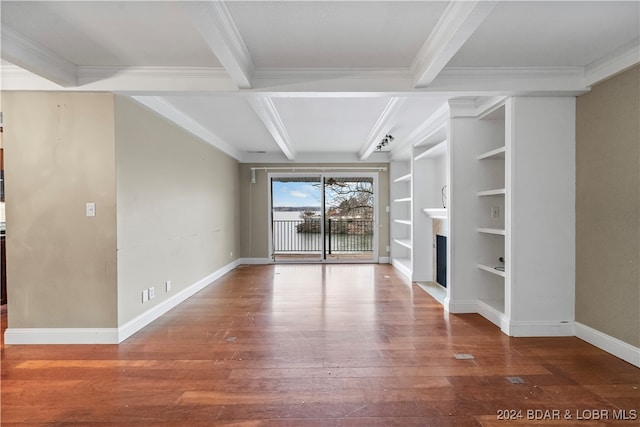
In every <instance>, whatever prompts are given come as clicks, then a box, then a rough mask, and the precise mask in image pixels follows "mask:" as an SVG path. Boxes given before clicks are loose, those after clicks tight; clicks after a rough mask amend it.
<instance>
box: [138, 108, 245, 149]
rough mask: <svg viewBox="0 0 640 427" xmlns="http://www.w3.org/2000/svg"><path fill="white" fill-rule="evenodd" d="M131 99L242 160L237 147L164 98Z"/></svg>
mask: <svg viewBox="0 0 640 427" xmlns="http://www.w3.org/2000/svg"><path fill="white" fill-rule="evenodd" d="M131 98H132V99H133V100H135V101H136V102H138V103H140V104H141V105H144V106H145V107H147V108H149V109H150V110H152V111H154V112H155V113H157V114H159V115H160V116H162V117H164V118H166V119H167V120H169V121H171V122H173V123H175V124H176V125H178V126H180V127H181V128H182V129H184V130H186V131H187V132H189V133H191V134H192V135H194V136H196V137H198V138H200V139H202V140H203V141H205V142H207V143H208V144H210V145H212V146H214V147H215V148H217V149H219V150H220V151H222V152H223V153H225V154H227V155H229V156H231V157H233V158H234V159H236V160H240V159H241V154H240V152H239V151H238V150H237V149H236V148H235V147H233V146H232V145H230V144H228V143H227V142H225V141H224V140H222V139H221V138H219V137H218V136H216V135H215V134H214V133H213V132H211V131H210V130H209V129H207V128H205V127H204V126H202V125H201V124H200V123H198V122H197V121H195V120H194V119H192V118H191V117H189V116H188V115H186V114H185V113H183V112H182V111H180V110H178V109H177V108H175V107H174V106H173V105H171V104H170V103H169V102H167V101H166V100H165V99H163V98H162V97H159V96H132V97H131Z"/></svg>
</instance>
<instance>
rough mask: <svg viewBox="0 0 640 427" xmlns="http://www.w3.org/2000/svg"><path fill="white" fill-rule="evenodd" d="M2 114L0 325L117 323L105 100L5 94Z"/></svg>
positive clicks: (110, 116) (111, 150)
mask: <svg viewBox="0 0 640 427" xmlns="http://www.w3.org/2000/svg"><path fill="white" fill-rule="evenodd" d="M2 111H3V117H4V132H5V134H4V144H5V156H6V157H5V174H6V202H7V212H6V213H7V287H8V290H7V291H8V292H7V294H8V312H9V315H8V320H9V327H10V328H65V327H86V328H112V327H115V326H117V293H116V207H115V202H116V195H115V157H114V156H115V142H114V141H115V139H114V129H113V120H114V97H113V95H110V94H95V93H82V94H80V93H63V92H55V93H49V92H19V93H18V92H5V93H3V94H2ZM87 202H94V203H95V204H96V212H97V215H96V216H95V217H86V216H85V203H87Z"/></svg>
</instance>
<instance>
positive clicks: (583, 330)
mask: <svg viewBox="0 0 640 427" xmlns="http://www.w3.org/2000/svg"><path fill="white" fill-rule="evenodd" d="M575 332H576V334H575V335H576V337H578V338H580V339H581V340H584V341H586V342H588V343H589V344H592V345H594V346H596V347H598V348H599V349H601V350H604V351H606V352H607V353H611V354H613V355H614V356H616V357H619V358H620V359H622V360H624V361H625V362H629V363H631V364H632V365H634V366H637V367H638V368H640V348H638V347H634V346H632V345H631V344H628V343H626V342H624V341H621V340H619V339H618V338H614V337H612V336H611V335H607V334H605V333H603V332H600V331H598V330H596V329H593V328H591V327H589V326H587V325H584V324H582V323H580V322H575Z"/></svg>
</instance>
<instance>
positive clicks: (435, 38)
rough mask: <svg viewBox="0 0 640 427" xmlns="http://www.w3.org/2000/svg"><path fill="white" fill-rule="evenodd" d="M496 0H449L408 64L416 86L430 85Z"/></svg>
mask: <svg viewBox="0 0 640 427" xmlns="http://www.w3.org/2000/svg"><path fill="white" fill-rule="evenodd" d="M497 4H498V2H497V1H478V0H476V1H452V2H449V4H448V5H447V7H446V9H445V10H444V12H443V13H442V15H441V16H440V18H439V19H438V22H437V23H436V25H435V27H434V29H433V31H432V32H431V34H429V37H428V38H427V40H426V41H425V42H424V44H423V45H422V47H421V48H420V50H419V51H418V54H417V55H416V56H415V58H414V59H413V62H412V63H411V67H410V70H411V74H413V79H414V80H413V83H414V86H415V87H416V88H423V87H427V86H429V84H431V82H432V81H433V80H434V79H435V78H436V77H437V76H438V74H440V72H441V71H442V69H443V68H444V67H445V65H447V63H448V62H449V61H450V60H451V58H453V56H454V55H455V54H456V53H457V52H458V50H460V48H461V47H462V46H463V45H464V43H465V42H466V41H467V39H468V38H469V37H471V35H472V34H473V33H474V32H475V31H476V30H477V29H478V27H479V26H480V25H481V24H482V22H483V21H484V20H485V19H486V17H487V16H489V14H490V13H491V11H492V10H493V8H494V7H496V5H497Z"/></svg>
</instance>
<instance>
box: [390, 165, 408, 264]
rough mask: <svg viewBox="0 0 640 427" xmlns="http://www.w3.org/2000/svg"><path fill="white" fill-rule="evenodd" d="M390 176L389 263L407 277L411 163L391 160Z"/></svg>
mask: <svg viewBox="0 0 640 427" xmlns="http://www.w3.org/2000/svg"><path fill="white" fill-rule="evenodd" d="M390 176H391V197H392V200H393V202H392V204H391V220H392V223H391V254H390V255H391V263H392V264H393V265H394V266H395V267H396V268H397V269H398V270H400V271H401V272H402V273H403V274H405V275H406V276H407V277H411V270H412V246H413V245H412V240H411V234H412V215H411V206H412V197H411V196H412V194H411V193H412V188H413V185H412V184H413V180H412V174H411V163H410V162H409V161H401V162H392V163H391V165H390Z"/></svg>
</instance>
